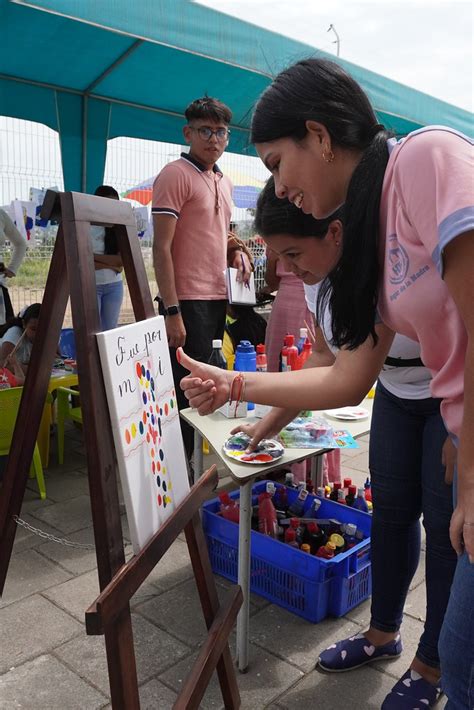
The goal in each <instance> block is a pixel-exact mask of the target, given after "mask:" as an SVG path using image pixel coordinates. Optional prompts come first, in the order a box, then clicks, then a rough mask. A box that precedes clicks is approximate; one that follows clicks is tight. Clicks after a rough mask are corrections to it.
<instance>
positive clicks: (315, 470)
mask: <svg viewBox="0 0 474 710" xmlns="http://www.w3.org/2000/svg"><path fill="white" fill-rule="evenodd" d="M311 480H312V481H313V484H314V488H315V490H316V489H317V488H320V487H321V486H322V485H323V454H316V456H313V457H312V458H311Z"/></svg>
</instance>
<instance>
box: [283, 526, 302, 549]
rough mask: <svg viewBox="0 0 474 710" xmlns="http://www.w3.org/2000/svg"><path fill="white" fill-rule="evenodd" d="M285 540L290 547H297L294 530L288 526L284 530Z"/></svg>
mask: <svg viewBox="0 0 474 710" xmlns="http://www.w3.org/2000/svg"><path fill="white" fill-rule="evenodd" d="M285 542H286V544H287V545H290V547H297V548H298V547H299V545H298V543H297V542H296V532H295V531H294V530H293V528H288V529H287V530H286V531H285Z"/></svg>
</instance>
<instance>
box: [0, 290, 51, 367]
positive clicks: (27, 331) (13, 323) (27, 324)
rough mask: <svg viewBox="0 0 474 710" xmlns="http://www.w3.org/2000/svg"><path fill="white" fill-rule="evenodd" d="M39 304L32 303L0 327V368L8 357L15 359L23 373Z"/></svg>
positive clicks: (29, 352) (35, 325)
mask: <svg viewBox="0 0 474 710" xmlns="http://www.w3.org/2000/svg"><path fill="white" fill-rule="evenodd" d="M40 308H41V303H33V304H32V305H31V306H28V308H26V309H25V310H24V311H23V313H22V315H21V316H19V317H18V318H11V319H10V320H9V321H7V323H5V325H2V326H0V366H4V364H5V362H6V361H7V358H8V356H9V355H11V354H12V353H13V352H15V355H16V358H17V359H18V362H19V363H20V366H21V368H22V370H23V372H24V373H25V372H26V370H27V368H28V363H29V361H30V357H31V349H32V347H33V340H34V339H35V334H36V328H37V326H38V318H39V314H40Z"/></svg>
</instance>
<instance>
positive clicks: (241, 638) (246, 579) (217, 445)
mask: <svg viewBox="0 0 474 710" xmlns="http://www.w3.org/2000/svg"><path fill="white" fill-rule="evenodd" d="M372 405H373V400H372V399H368V398H367V399H364V400H363V401H362V402H361V406H362V407H364V408H365V409H367V410H368V411H369V417H368V418H366V419H363V420H357V421H352V420H351V421H348V420H344V421H341V420H336V419H330V418H329V417H326V415H324V413H323V412H315V414H321V415H322V416H325V418H327V421H331V422H332V423H333V424H334V427H335V428H337V429H347V431H349V433H350V434H351V435H352V436H353V437H354V438H357V437H359V436H364V434H368V433H369V431H370V421H371V418H372ZM181 416H182V417H183V419H184V420H185V421H186V422H188V424H190V425H191V426H192V427H193V429H194V473H195V476H196V477H198V476H200V475H201V474H202V472H203V455H202V442H203V439H207V441H208V442H209V445H210V446H211V447H212V448H213V449H214V451H215V453H216V455H217V456H218V457H219V459H220V460H221V461H222V463H223V464H224V465H225V466H226V468H227V469H228V470H229V472H230V475H231V477H232V478H233V480H234V481H235V482H236V483H237V484H238V485H239V486H240V515H239V551H238V584H239V585H240V587H241V588H242V592H243V596H244V601H243V604H242V607H241V609H240V612H239V615H238V617H237V663H238V668H239V671H240V672H241V673H244V672H245V671H246V670H247V668H248V649H249V599H250V533H251V520H252V482H253V481H254V480H255V478H257V476H261V475H262V474H263V475H266V474H268V473H271V472H272V471H275V470H278V469H281V468H284V467H288V466H290V465H291V464H292V463H296V462H297V461H302V460H304V459H308V458H311V459H312V461H311V475H312V478H313V482H314V484H315V485H316V486H319V485H321V484H322V465H321V463H322V458H321V455H322V454H324V453H327V451H329V450H330V449H325V448H323V449H285V453H284V454H283V456H282V457H281V458H280V459H278V461H275V463H273V464H265V465H262V466H249V465H248V464H243V463H239V462H238V461H237V460H235V461H234V460H233V459H231V458H229V457H228V456H226V455H225V454H224V453H223V451H222V445H223V443H224V442H225V441H226V439H228V438H229V436H230V432H231V429H234V428H235V427H236V426H238V424H239V423H240V422H241V423H242V424H243V423H247V424H248V423H250V422H252V421H257V419H256V418H255V417H252V416H250V415H249V416H247V417H246V418H238V419H227V418H226V417H224V416H223V415H222V414H221V413H220V412H214V414H208V415H207V416H203V417H201V416H200V415H199V414H198V413H197V411H196V410H195V409H191V408H187V409H183V410H182V411H181Z"/></svg>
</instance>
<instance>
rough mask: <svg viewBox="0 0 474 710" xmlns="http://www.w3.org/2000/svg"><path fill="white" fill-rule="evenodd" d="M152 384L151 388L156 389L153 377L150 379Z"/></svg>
mask: <svg viewBox="0 0 474 710" xmlns="http://www.w3.org/2000/svg"><path fill="white" fill-rule="evenodd" d="M150 385H151V389H152V390H154V389H155V380H154V379H153V377H152V378H151V380H150Z"/></svg>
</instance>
